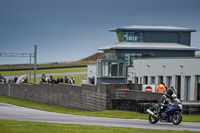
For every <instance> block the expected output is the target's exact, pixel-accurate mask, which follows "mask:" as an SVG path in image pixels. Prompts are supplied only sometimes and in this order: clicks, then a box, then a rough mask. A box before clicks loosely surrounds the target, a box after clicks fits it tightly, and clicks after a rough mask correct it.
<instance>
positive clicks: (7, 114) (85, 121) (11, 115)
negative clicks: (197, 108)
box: [0, 103, 200, 131]
mask: <svg viewBox="0 0 200 133" xmlns="http://www.w3.org/2000/svg"><path fill="white" fill-rule="evenodd" d="M0 119H5V120H18V121H34V122H48V123H62V124H81V125H98V126H107V127H131V128H144V129H162V130H190V131H200V123H194V122H182V123H181V124H180V125H173V124H172V123H161V122H158V123H157V124H150V123H149V122H148V120H136V119H119V118H105V117H90V116H80V115H69V114H61V113H54V112H47V111H41V110H35V109H29V108H24V107H19V106H14V105H10V104H5V103H0Z"/></svg>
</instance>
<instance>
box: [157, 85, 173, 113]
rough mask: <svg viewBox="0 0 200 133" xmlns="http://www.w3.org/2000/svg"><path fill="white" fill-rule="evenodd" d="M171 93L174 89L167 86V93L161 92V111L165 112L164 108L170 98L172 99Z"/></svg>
mask: <svg viewBox="0 0 200 133" xmlns="http://www.w3.org/2000/svg"><path fill="white" fill-rule="evenodd" d="M173 94H174V91H173V90H172V88H168V89H167V93H164V94H163V96H162V98H161V107H160V109H161V110H160V111H161V112H165V109H166V108H167V105H168V103H169V102H171V100H173Z"/></svg>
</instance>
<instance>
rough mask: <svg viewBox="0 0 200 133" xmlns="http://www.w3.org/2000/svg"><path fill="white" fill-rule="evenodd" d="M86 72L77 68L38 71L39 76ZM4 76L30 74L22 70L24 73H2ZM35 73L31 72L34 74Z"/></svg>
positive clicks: (82, 68)
mask: <svg viewBox="0 0 200 133" xmlns="http://www.w3.org/2000/svg"><path fill="white" fill-rule="evenodd" d="M83 71H84V72H86V71H87V67H76V68H60V69H45V70H37V74H41V75H42V73H43V72H45V73H46V74H48V73H67V72H83ZM0 73H1V75H2V76H13V75H24V74H29V70H22V71H0ZM33 73H34V71H33V70H32V71H31V74H33Z"/></svg>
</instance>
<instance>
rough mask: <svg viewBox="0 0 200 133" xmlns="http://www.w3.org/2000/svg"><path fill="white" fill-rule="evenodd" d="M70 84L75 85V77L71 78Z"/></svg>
mask: <svg viewBox="0 0 200 133" xmlns="http://www.w3.org/2000/svg"><path fill="white" fill-rule="evenodd" d="M69 83H70V84H75V80H74V77H73V76H71V78H70V79H69Z"/></svg>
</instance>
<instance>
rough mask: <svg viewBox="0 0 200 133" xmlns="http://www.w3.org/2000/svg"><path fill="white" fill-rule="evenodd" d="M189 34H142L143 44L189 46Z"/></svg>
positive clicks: (150, 32)
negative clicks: (169, 43) (178, 44)
mask: <svg viewBox="0 0 200 133" xmlns="http://www.w3.org/2000/svg"><path fill="white" fill-rule="evenodd" d="M190 36H191V33H190V32H161V31H160V32H158V31H157V32H152V31H146V32H144V42H173V43H180V44H184V45H188V46H190Z"/></svg>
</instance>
